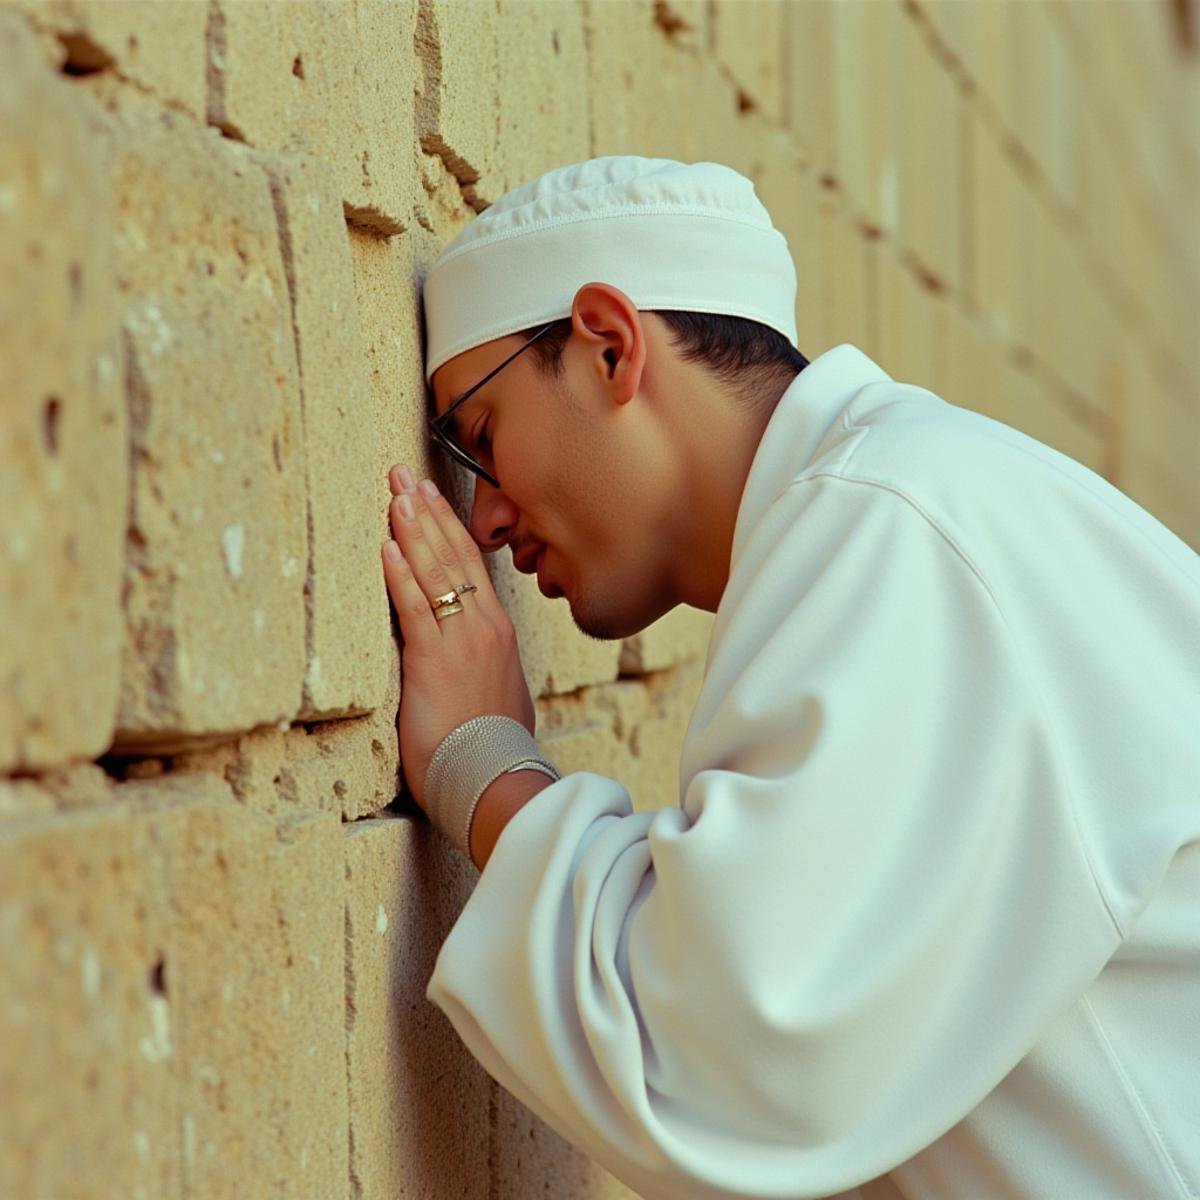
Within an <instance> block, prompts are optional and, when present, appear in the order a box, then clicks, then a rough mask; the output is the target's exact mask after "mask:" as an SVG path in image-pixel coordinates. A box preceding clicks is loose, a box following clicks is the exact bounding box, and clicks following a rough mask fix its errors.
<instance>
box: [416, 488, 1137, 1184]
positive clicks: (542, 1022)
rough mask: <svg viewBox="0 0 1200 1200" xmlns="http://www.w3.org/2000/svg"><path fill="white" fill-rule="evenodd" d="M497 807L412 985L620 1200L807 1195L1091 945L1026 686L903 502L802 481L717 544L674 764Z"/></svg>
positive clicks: (983, 601)
mask: <svg viewBox="0 0 1200 1200" xmlns="http://www.w3.org/2000/svg"><path fill="white" fill-rule="evenodd" d="M680 779H681V789H682V790H681V806H680V807H678V808H670V809H666V810H663V811H660V812H657V813H635V812H633V811H632V805H631V803H630V798H629V796H628V794H627V792H626V791H625V789H624V788H623V787H622V786H621V785H620V784H619V783H616V782H614V781H612V780H609V779H606V778H603V777H601V776H599V775H594V774H590V773H586V772H581V773H576V774H572V775H569V776H567V777H565V778H564V779H562V780H561V781H560V782H558V783H555V784H553V785H552V786H550V787H548V788H546V789H544V790H543V791H542V792H540V793H539V794H538V795H536V796H535V797H534V798H533V799H532V800H531V801H530V802H529V803H528V804H527V805H526V806H525V807H524V808H523V809H522V810H521V811H520V812H518V813H517V815H516V816H515V817H514V818H513V819H512V821H511V822H510V823H509V825H508V826H507V828H506V829H505V830H504V832H503V834H502V835H501V837H500V840H499V842H498V843H497V845H496V848H495V851H494V853H493V856H492V858H491V860H490V861H489V863H488V866H487V869H486V870H485V871H484V873H483V874H482V876H481V878H480V881H479V883H478V886H477V888H476V890H475V892H474V893H473V895H472V896H471V898H470V900H469V901H468V903H467V905H466V906H465V908H464V910H463V912H462V914H461V916H460V918H459V920H458V922H457V923H456V924H455V926H454V928H453V929H452V931H451V933H450V935H449V937H448V938H447V940H446V942H445V943H444V945H443V947H442V950H441V953H440V956H439V958H438V961H437V965H436V969H435V971H434V974H433V976H432V978H431V979H430V982H429V986H428V990H427V996H428V998H429V999H430V1000H431V1001H433V1002H434V1003H435V1004H437V1005H438V1006H439V1007H440V1008H441V1009H442V1010H443V1011H444V1012H445V1013H446V1014H447V1016H448V1017H449V1019H450V1020H451V1022H452V1023H453V1024H454V1026H455V1028H456V1030H457V1031H458V1033H459V1034H460V1036H461V1037H462V1039H463V1041H464V1043H465V1044H466V1046H467V1047H468V1048H469V1050H470V1051H471V1052H472V1054H474V1056H475V1057H476V1058H477V1059H478V1060H479V1061H480V1062H481V1063H482V1064H483V1066H484V1067H485V1068H486V1069H487V1070H488V1071H489V1072H490V1073H491V1074H492V1075H493V1076H494V1077H495V1078H496V1079H498V1080H499V1081H500V1083H501V1084H503V1086H504V1087H506V1088H507V1089H508V1090H510V1091H511V1092H512V1093H513V1094H514V1095H515V1096H516V1097H517V1098H518V1099H519V1100H521V1101H522V1102H523V1103H524V1104H526V1105H527V1106H528V1107H529V1108H530V1109H531V1110H533V1111H534V1112H535V1113H536V1114H537V1115H538V1116H540V1117H541V1118H542V1119H543V1120H545V1121H546V1122H547V1123H548V1124H549V1125H550V1126H551V1127H553V1128H554V1129H556V1130H557V1131H558V1132H559V1133H560V1134H562V1135H563V1136H564V1137H566V1138H567V1139H569V1140H570V1141H572V1142H573V1143H574V1144H576V1145H577V1146H579V1147H581V1148H582V1149H583V1150H584V1151H586V1152H587V1153H589V1154H590V1155H592V1156H593V1157H594V1158H595V1159H596V1160H598V1161H599V1162H600V1163H601V1164H602V1165H604V1166H605V1167H606V1168H607V1169H608V1170H610V1171H611V1172H612V1173H613V1174H614V1175H616V1176H617V1177H618V1178H620V1179H621V1180H622V1181H623V1182H625V1183H627V1184H628V1185H629V1186H630V1187H632V1188H633V1189H634V1190H636V1191H638V1192H639V1193H640V1194H641V1195H643V1196H644V1197H647V1200H732V1198H734V1197H738V1198H743V1197H761V1198H764V1200H765V1198H773V1200H774V1198H778V1200H784V1198H787V1200H798V1198H801V1197H827V1196H831V1195H834V1194H836V1193H839V1192H842V1191H844V1190H846V1189H850V1188H853V1187H855V1186H857V1185H859V1184H861V1183H863V1182H864V1181H867V1180H870V1179H872V1178H874V1177H876V1176H878V1175H880V1174H881V1173H883V1172H885V1171H887V1170H890V1169H891V1168H892V1167H894V1166H895V1165H897V1164H899V1163H901V1162H902V1161H904V1160H905V1159H908V1158H909V1157H910V1156H912V1155H914V1154H915V1153H917V1152H918V1151H920V1150H921V1149H922V1148H923V1147H925V1146H927V1145H929V1144H930V1143H931V1142H933V1141H934V1140H935V1139H937V1138H938V1137H939V1136H940V1135H941V1134H943V1133H944V1132H945V1131H947V1130H948V1129H949V1128H950V1127H951V1126H952V1125H954V1124H955V1123H956V1122H958V1121H959V1120H960V1119H961V1118H963V1117H964V1115H965V1114H967V1113H968V1112H969V1111H970V1110H971V1109H972V1108H973V1107H974V1106H975V1105H977V1104H979V1102H980V1101H981V1100H983V1098H984V1097H985V1096H986V1095H987V1094H988V1092H989V1091H991V1090H992V1089H993V1088H994V1087H996V1085H997V1084H998V1083H999V1082H1000V1081H1001V1080H1002V1079H1003V1078H1004V1076H1005V1075H1006V1074H1007V1073H1008V1072H1009V1071H1010V1070H1012V1068H1013V1067H1014V1065H1015V1064H1016V1063H1017V1062H1018V1060H1020V1059H1021V1058H1022V1056H1024V1055H1025V1054H1026V1053H1027V1052H1028V1051H1029V1050H1030V1048H1031V1046H1032V1045H1033V1044H1034V1042H1035V1041H1036V1039H1037V1038H1038V1037H1039V1035H1040V1034H1041V1032H1042V1031H1043V1030H1044V1029H1045V1028H1046V1027H1047V1025H1048V1024H1049V1023H1050V1022H1051V1021H1052V1020H1053V1019H1054V1017H1055V1016H1056V1015H1057V1014H1058V1013H1060V1012H1062V1011H1063V1010H1064V1009H1066V1008H1067V1007H1068V1006H1069V1005H1071V1004H1072V1002H1073V1001H1074V1000H1075V999H1076V998H1077V997H1078V995H1079V994H1080V993H1081V992H1082V991H1083V990H1084V989H1085V988H1086V987H1087V986H1088V984H1089V982H1090V981H1091V980H1092V979H1093V978H1094V977H1095V976H1096V975H1097V974H1098V972H1099V971H1100V970H1101V969H1102V968H1103V966H1104V964H1105V962H1106V961H1107V960H1108V958H1109V957H1110V956H1111V955H1112V953H1113V951H1114V949H1115V948H1116V947H1117V945H1118V944H1119V942H1120V938H1121V935H1120V933H1119V931H1118V929H1117V926H1116V924H1115V923H1114V921H1113V918H1112V915H1111V914H1110V912H1109V911H1108V908H1107V906H1106V904H1105V901H1104V899H1103V897H1102V895H1101V893H1100V891H1099V889H1098V887H1097V884H1096V880H1095V877H1094V873H1093V870H1092V866H1091V864H1090V863H1089V860H1088V857H1087V853H1086V851H1085V846H1084V843H1083V841H1082V840H1081V837H1080V831H1079V828H1078V825H1077V816H1076V813H1075V812H1074V811H1073V803H1072V796H1071V781H1070V779H1069V778H1068V777H1067V775H1066V773H1065V771H1064V769H1063V763H1062V761H1061V759H1060V755H1059V750H1058V747H1057V745H1056V742H1055V738H1054V735H1053V724H1052V722H1050V721H1048V720H1047V718H1046V713H1045V712H1044V710H1043V709H1042V707H1041V704H1040V701H1039V694H1038V692H1037V690H1036V689H1035V688H1034V687H1033V686H1032V684H1031V678H1030V675H1029V673H1028V672H1027V670H1026V663H1025V661H1024V659H1023V648H1022V647H1021V646H1020V645H1019V644H1017V643H1016V642H1015V641H1014V639H1013V637H1012V634H1011V631H1010V629H1009V627H1008V626H1007V625H1006V621H1005V617H1004V613H1003V612H1002V611H1001V610H1000V608H998V606H997V603H996V600H995V599H994V598H993V595H992V593H991V591H990V590H989V587H988V583H987V581H986V579H983V578H981V577H980V575H979V574H978V573H977V570H976V568H975V566H974V565H973V564H972V563H971V562H970V561H969V560H968V559H967V558H966V557H965V555H964V554H963V553H962V551H960V549H958V548H957V547H956V545H955V544H954V543H953V542H952V541H951V540H950V539H949V538H948V537H947V536H946V535H945V534H944V533H943V532H942V531H941V530H939V529H938V528H937V527H936V526H935V525H934V524H933V523H932V522H931V521H930V520H929V519H928V518H927V517H926V515H925V514H924V513H923V512H922V511H920V510H919V509H918V507H917V506H916V505H914V503H912V502H911V501H910V500H909V499H908V498H907V497H905V496H903V495H901V494H899V493H897V492H894V491H889V490H888V489H887V488H885V487H881V486H878V485H875V484H872V483H867V482H863V481H858V480H854V479H848V478H839V477H834V476H828V475H816V476H814V477H810V478H806V479H801V480H799V481H797V482H794V483H793V484H791V485H790V486H789V487H787V488H786V489H785V490H784V491H783V493H782V494H781V495H780V496H779V497H778V498H777V499H776V500H775V501H774V502H773V503H771V504H770V505H769V507H768V508H767V509H766V511H765V513H764V514H763V516H762V519H761V520H760V521H759V522H758V523H757V524H756V526H755V527H754V529H753V531H752V534H751V536H750V537H749V540H748V541H747V543H746V544H745V546H744V547H743V549H742V552H741V556H740V559H739V562H738V566H737V570H736V572H735V573H734V574H733V576H731V580H730V588H729V591H728V592H727V594H726V596H725V597H723V599H722V604H721V609H720V611H719V613H718V619H717V623H716V626H715V628H714V634H713V642H712V644H711V646H710V651H709V661H708V667H707V673H706V677H705V684H704V688H703V691H702V693H701V696H700V699H699V702H698V704H697V708H696V711H695V713H694V715H693V719H692V723H691V725H690V726H689V729H688V733H687V738H686V741H685V745H684V752H683V758H682V762H681V771H680Z"/></svg>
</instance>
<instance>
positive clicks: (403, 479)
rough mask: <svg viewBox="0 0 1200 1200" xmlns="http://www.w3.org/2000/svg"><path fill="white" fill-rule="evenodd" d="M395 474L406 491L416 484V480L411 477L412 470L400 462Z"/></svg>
mask: <svg viewBox="0 0 1200 1200" xmlns="http://www.w3.org/2000/svg"><path fill="white" fill-rule="evenodd" d="M396 474H397V476H399V479H400V486H401V487H402V488H403V489H404V490H405V491H406V492H411V491H412V490H413V488H414V487H415V486H416V482H415V480H414V479H413V477H412V472H411V471H410V470H409V469H408V468H407V467H406V466H405V465H404V464H403V463H401V464H400V466H399V468H398V469H397V471H396Z"/></svg>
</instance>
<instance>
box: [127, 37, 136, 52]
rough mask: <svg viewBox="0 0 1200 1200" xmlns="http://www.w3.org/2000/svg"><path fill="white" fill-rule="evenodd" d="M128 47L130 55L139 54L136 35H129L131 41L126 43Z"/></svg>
mask: <svg viewBox="0 0 1200 1200" xmlns="http://www.w3.org/2000/svg"><path fill="white" fill-rule="evenodd" d="M126 45H127V46H128V47H129V53H130V54H136V53H137V48H138V40H137V34H136V33H131V34H130V35H129V41H128V42H127V43H126Z"/></svg>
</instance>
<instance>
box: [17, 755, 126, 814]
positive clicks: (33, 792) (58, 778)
mask: <svg viewBox="0 0 1200 1200" xmlns="http://www.w3.org/2000/svg"><path fill="white" fill-rule="evenodd" d="M115 799H116V793H115V792H114V790H113V781H112V780H111V779H110V778H109V777H108V775H106V774H105V773H104V771H102V770H101V769H100V768H99V767H98V766H96V765H95V764H94V763H74V764H72V765H71V766H68V767H55V768H52V769H51V770H49V771H45V772H42V773H41V774H38V775H32V776H19V777H16V778H0V818H3V817H5V816H19V815H25V814H28V813H34V812H53V811H54V810H55V809H56V808H57V809H77V808H96V807H98V806H100V805H105V804H111V803H112V802H113V801H114V800H115Z"/></svg>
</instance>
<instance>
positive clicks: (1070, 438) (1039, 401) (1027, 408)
mask: <svg viewBox="0 0 1200 1200" xmlns="http://www.w3.org/2000/svg"><path fill="white" fill-rule="evenodd" d="M1008 388H1009V394H1010V397H1011V404H1012V420H1011V421H1010V422H1009V424H1011V425H1013V426H1015V427H1016V428H1017V429H1020V430H1022V431H1023V432H1024V433H1027V434H1029V436H1030V437H1033V438H1036V439H1037V440H1038V441H1039V442H1044V443H1045V444H1046V445H1047V446H1051V447H1053V448H1054V449H1055V450H1058V451H1059V452H1060V453H1062V454H1065V455H1067V456H1068V457H1069V458H1073V459H1074V460H1075V461H1076V462H1079V463H1082V464H1083V465H1084V466H1085V467H1089V468H1091V470H1093V471H1095V472H1097V474H1099V473H1100V472H1102V471H1103V470H1104V462H1105V458H1106V454H1105V440H1106V439H1105V430H1104V428H1103V426H1102V425H1100V424H1096V423H1093V420H1094V419H1093V418H1092V417H1091V416H1090V415H1089V414H1088V413H1086V412H1084V411H1081V410H1079V409H1078V408H1077V407H1076V406H1074V405H1072V404H1071V403H1070V401H1069V399H1068V397H1066V396H1064V395H1063V394H1062V392H1061V390H1060V389H1059V388H1058V387H1057V386H1056V385H1055V384H1054V382H1053V381H1051V380H1048V379H1047V378H1045V377H1043V376H1041V375H1040V374H1037V373H1034V372H1031V371H1028V370H1025V369H1022V368H1021V367H1020V366H1017V365H1013V366H1010V368H1009V373H1008Z"/></svg>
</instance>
